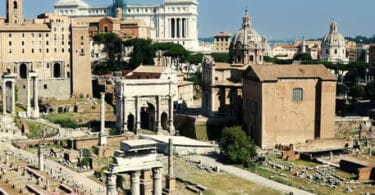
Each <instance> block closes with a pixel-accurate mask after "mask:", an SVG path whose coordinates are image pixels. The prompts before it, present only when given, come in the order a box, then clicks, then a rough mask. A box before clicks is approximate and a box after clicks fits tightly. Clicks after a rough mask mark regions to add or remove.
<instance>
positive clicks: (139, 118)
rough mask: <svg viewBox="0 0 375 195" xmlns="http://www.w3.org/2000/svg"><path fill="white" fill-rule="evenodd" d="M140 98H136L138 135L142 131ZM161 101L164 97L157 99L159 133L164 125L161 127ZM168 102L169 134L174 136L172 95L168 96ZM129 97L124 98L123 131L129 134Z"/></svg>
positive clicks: (157, 126) (136, 128)
mask: <svg viewBox="0 0 375 195" xmlns="http://www.w3.org/2000/svg"><path fill="white" fill-rule="evenodd" d="M140 98H141V97H139V96H135V112H136V114H135V133H137V130H139V129H141V105H140ZM161 100H162V97H161V96H157V97H156V110H155V114H156V117H155V119H156V128H157V131H159V130H162V125H161V115H162V111H161ZM168 101H169V105H168V106H169V107H168V108H169V109H168V110H169V113H168V115H169V120H168V123H169V133H170V134H171V135H174V134H175V128H174V124H173V120H174V118H173V111H174V105H173V97H172V96H171V95H170V96H168ZM126 104H127V97H126V96H124V97H122V105H123V113H122V118H123V121H124V122H123V125H122V126H123V127H122V128H123V131H124V133H126V132H128V131H129V129H128V122H129V121H128V116H127V114H128V113H129V110H127V106H126Z"/></svg>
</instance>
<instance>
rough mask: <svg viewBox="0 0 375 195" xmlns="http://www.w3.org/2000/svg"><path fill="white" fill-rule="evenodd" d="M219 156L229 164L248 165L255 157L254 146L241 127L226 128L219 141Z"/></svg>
mask: <svg viewBox="0 0 375 195" xmlns="http://www.w3.org/2000/svg"><path fill="white" fill-rule="evenodd" d="M220 147H221V156H222V157H223V159H224V160H225V161H227V162H230V163H235V164H243V165H250V164H251V162H252V161H251V158H252V157H254V156H256V150H255V144H254V142H253V141H252V140H250V139H249V137H248V136H247V135H246V133H245V132H244V131H243V130H242V128H241V127H239V126H237V127H226V128H224V130H223V134H222V137H221V141H220Z"/></svg>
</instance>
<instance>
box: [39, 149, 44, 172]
mask: <svg viewBox="0 0 375 195" xmlns="http://www.w3.org/2000/svg"><path fill="white" fill-rule="evenodd" d="M38 168H39V171H44V156H43V147H42V145H40V144H39V146H38Z"/></svg>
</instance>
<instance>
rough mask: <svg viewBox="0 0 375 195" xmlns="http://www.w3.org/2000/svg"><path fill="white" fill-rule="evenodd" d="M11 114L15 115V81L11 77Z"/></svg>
mask: <svg viewBox="0 0 375 195" xmlns="http://www.w3.org/2000/svg"><path fill="white" fill-rule="evenodd" d="M11 83H12V115H13V116H15V115H16V81H15V80H14V79H12V81H11Z"/></svg>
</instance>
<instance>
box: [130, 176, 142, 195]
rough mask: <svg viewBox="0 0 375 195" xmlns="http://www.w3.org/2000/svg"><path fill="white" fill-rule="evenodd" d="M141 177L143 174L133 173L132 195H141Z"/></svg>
mask: <svg viewBox="0 0 375 195" xmlns="http://www.w3.org/2000/svg"><path fill="white" fill-rule="evenodd" d="M140 176H141V172H139V171H134V172H132V173H131V192H132V195H140V194H141V191H140Z"/></svg>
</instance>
